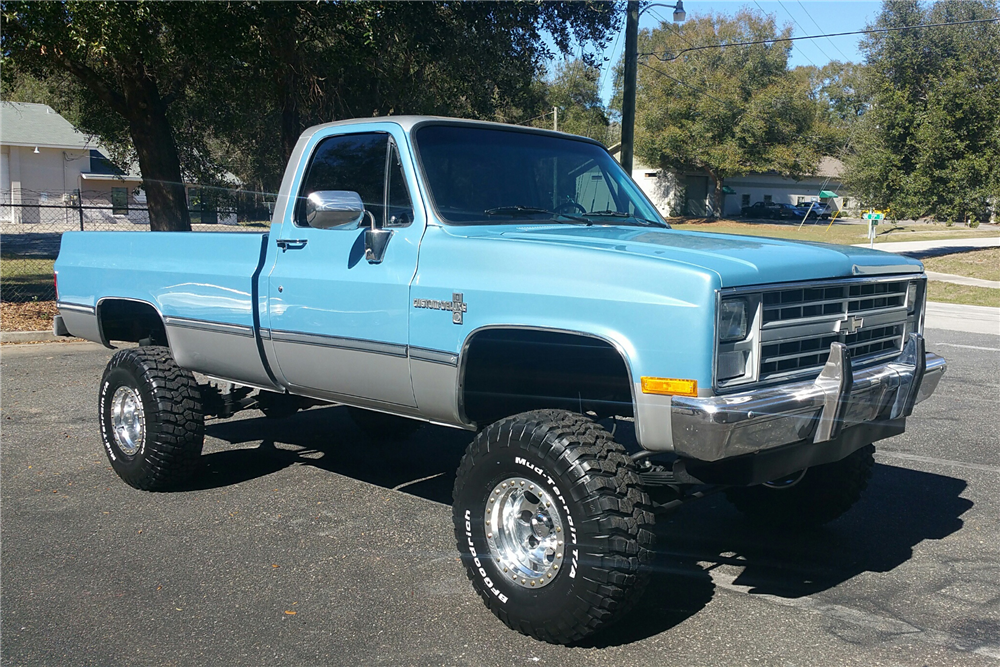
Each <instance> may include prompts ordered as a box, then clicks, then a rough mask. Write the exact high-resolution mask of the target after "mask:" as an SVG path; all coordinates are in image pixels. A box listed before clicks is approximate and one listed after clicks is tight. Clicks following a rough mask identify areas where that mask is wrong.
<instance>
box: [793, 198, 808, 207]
mask: <svg viewBox="0 0 1000 667" xmlns="http://www.w3.org/2000/svg"><path fill="white" fill-rule="evenodd" d="M805 203H806V198H805V197H796V198H795V204H796V205H797V206H802V205H803V204H805Z"/></svg>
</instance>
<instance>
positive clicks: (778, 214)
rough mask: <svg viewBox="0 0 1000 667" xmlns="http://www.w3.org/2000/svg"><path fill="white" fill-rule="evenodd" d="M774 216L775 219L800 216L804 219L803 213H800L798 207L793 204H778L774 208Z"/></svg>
mask: <svg viewBox="0 0 1000 667" xmlns="http://www.w3.org/2000/svg"><path fill="white" fill-rule="evenodd" d="M773 210H774V213H773V217H774V219H775V220H794V219H795V218H798V219H799V220H801V219H802V215H801V214H799V212H798V209H797V208H795V207H794V206H792V205H791V204H777V205H776V206H775V208H774V209H773Z"/></svg>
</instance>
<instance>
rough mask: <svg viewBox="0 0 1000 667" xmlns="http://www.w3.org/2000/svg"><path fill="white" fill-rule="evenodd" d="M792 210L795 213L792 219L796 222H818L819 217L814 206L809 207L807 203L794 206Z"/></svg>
mask: <svg viewBox="0 0 1000 667" xmlns="http://www.w3.org/2000/svg"><path fill="white" fill-rule="evenodd" d="M792 210H793V211H794V213H795V214H794V215H793V216H792V217H794V218H796V219H798V220H802V219H807V220H818V219H819V217H820V213H819V210H818V209H817V208H816V206H815V205H812V206H810V204H809V203H804V204H796V205H795V206H792Z"/></svg>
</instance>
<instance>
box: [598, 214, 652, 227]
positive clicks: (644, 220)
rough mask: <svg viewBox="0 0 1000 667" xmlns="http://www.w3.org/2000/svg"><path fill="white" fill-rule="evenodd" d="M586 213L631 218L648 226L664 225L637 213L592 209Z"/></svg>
mask: <svg viewBox="0 0 1000 667" xmlns="http://www.w3.org/2000/svg"><path fill="white" fill-rule="evenodd" d="M587 215H599V216H608V217H613V218H632V219H633V220H635V221H636V222H638V223H640V224H642V225H646V226H648V227H664V226H665V225H664V224H663V223H662V222H657V221H656V220H649V219H647V218H640V217H639V216H637V215H632V214H631V213H622V212H621V211H594V212H593V213H588V214H587Z"/></svg>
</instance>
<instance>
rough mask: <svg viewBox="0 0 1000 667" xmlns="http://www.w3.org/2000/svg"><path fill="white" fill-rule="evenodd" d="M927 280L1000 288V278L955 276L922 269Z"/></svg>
mask: <svg viewBox="0 0 1000 667" xmlns="http://www.w3.org/2000/svg"><path fill="white" fill-rule="evenodd" d="M924 273H926V274H927V279H928V280H936V281H938V282H941V283H954V284H956V285H968V286H969V287H988V288H990V289H1000V280H983V279H982V278H969V277H968V276H956V275H955V274H954V273H938V272H937V271H924Z"/></svg>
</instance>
